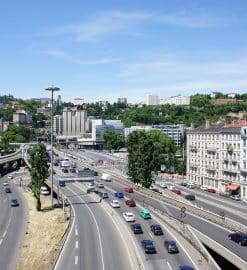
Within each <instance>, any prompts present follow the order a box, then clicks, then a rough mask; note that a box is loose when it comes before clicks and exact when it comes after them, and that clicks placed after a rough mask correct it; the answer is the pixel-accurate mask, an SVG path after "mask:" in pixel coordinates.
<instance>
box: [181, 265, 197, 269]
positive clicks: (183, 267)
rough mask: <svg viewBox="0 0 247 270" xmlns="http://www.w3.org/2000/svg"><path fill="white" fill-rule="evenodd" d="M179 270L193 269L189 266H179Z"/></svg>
mask: <svg viewBox="0 0 247 270" xmlns="http://www.w3.org/2000/svg"><path fill="white" fill-rule="evenodd" d="M179 269H180V270H194V269H195V268H194V267H192V266H190V265H180V266H179Z"/></svg>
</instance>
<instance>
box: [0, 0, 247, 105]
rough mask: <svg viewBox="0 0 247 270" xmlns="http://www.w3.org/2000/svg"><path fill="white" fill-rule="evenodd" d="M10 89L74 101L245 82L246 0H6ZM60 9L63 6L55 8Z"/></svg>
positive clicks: (4, 57)
mask: <svg viewBox="0 0 247 270" xmlns="http://www.w3.org/2000/svg"><path fill="white" fill-rule="evenodd" d="M1 9H2V11H3V12H2V13H3V14H2V16H1V18H0V20H1V32H2V43H1V45H0V46H1V47H0V48H1V50H0V57H1V63H2V65H1V68H0V70H1V75H2V76H1V77H2V79H1V83H0V89H1V93H2V95H3V94H12V95H14V96H15V97H17V98H23V99H27V98H30V97H31V96H32V97H46V96H47V94H46V93H45V91H44V89H45V88H47V87H48V86H50V85H55V86H58V87H60V88H61V93H60V94H61V95H62V97H63V99H64V100H65V101H70V100H71V99H72V98H74V97H82V98H83V99H85V100H86V101H88V102H93V101H97V100H109V101H110V102H113V101H116V100H117V98H119V97H127V98H128V102H131V103H138V102H142V101H144V100H145V96H146V95H147V94H154V95H158V96H159V97H162V98H166V97H170V96H176V95H179V94H181V95H183V96H190V95H193V94H196V93H201V94H209V93H210V92H212V91H221V92H224V93H229V92H237V93H244V92H246V90H245V87H246V85H247V79H246V76H245V73H246V72H245V70H246V68H247V57H246V48H245V43H246V35H245V28H246V24H247V20H246V16H245V13H246V9H247V4H246V2H245V1H241V0H238V1H234V4H233V3H230V2H225V1H223V0H220V1H217V3H216V2H215V1H193V0H190V1H186V4H185V3H183V1H178V0H177V1H155V3H151V2H150V1H135V3H133V2H132V1H118V2H117V4H116V3H115V2H114V1H104V3H102V1H93V3H81V1H73V4H72V3H70V2H67V1H57V0H55V1H52V2H50V1H47V0H45V1H42V2H40V3H37V2H36V3H34V2H33V1H24V2H23V1H22V2H19V1H11V3H10V2H6V3H4V4H2V7H1ZM54 14H55V15H54Z"/></svg>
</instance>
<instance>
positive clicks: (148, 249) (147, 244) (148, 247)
mask: <svg viewBox="0 0 247 270" xmlns="http://www.w3.org/2000/svg"><path fill="white" fill-rule="evenodd" d="M141 243H142V247H143V249H144V251H145V253H147V254H155V253H156V248H155V246H154V244H153V241H151V240H142V242H141Z"/></svg>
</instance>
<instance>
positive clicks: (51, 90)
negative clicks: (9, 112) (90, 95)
mask: <svg viewBox="0 0 247 270" xmlns="http://www.w3.org/2000/svg"><path fill="white" fill-rule="evenodd" d="M45 90H47V91H50V92H51V208H53V206H54V205H53V93H54V92H55V91H59V90H60V88H58V87H55V86H50V87H47V88H46V89H45Z"/></svg>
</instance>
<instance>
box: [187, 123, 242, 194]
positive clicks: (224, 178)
mask: <svg viewBox="0 0 247 270" xmlns="http://www.w3.org/2000/svg"><path fill="white" fill-rule="evenodd" d="M186 176H187V179H188V180H189V181H194V182H196V183H197V184H199V185H203V186H208V187H212V188H214V189H216V190H217V191H218V192H222V193H230V194H240V195H241V197H242V198H247V122H246V121H243V120H242V121H241V120H240V121H236V122H235V123H234V124H232V125H225V124H223V123H220V124H217V125H210V123H209V121H207V123H206V126H205V127H200V128H196V129H191V130H190V131H188V132H187V172H186Z"/></svg>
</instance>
